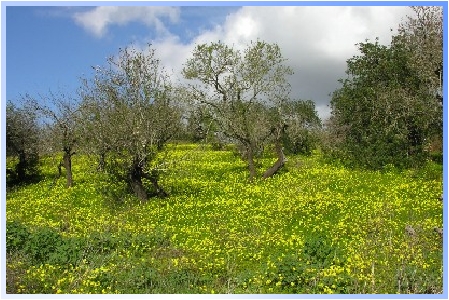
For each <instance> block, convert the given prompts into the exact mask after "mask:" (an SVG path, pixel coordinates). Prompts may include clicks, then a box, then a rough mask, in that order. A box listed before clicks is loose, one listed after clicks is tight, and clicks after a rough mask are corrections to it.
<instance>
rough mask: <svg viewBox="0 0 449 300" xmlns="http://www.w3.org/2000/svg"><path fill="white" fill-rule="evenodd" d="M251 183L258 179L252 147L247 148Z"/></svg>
mask: <svg viewBox="0 0 449 300" xmlns="http://www.w3.org/2000/svg"><path fill="white" fill-rule="evenodd" d="M246 149H247V155H248V169H249V181H253V180H254V178H255V177H256V165H255V163H254V152H253V148H252V147H251V146H247V147H246Z"/></svg>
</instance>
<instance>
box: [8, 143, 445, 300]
mask: <svg viewBox="0 0 449 300" xmlns="http://www.w3.org/2000/svg"><path fill="white" fill-rule="evenodd" d="M198 149H200V150H199V151H198ZM165 160H166V161H167V162H169V163H170V168H168V169H167V171H166V172H164V173H163V174H161V179H160V183H161V185H162V186H163V187H164V188H165V189H166V190H167V192H168V193H169V194H170V197H169V198H166V199H158V198H151V199H150V200H149V201H148V202H146V203H139V201H138V200H136V199H135V198H134V197H132V196H131V195H127V194H126V191H125V189H124V186H123V184H120V183H118V182H115V181H113V180H110V179H108V178H107V176H104V175H101V176H100V175H98V174H96V173H95V172H93V170H94V168H93V167H92V166H91V163H90V162H89V159H88V157H87V156H75V157H74V161H73V174H74V175H73V176H74V181H75V185H74V186H73V187H72V188H70V189H66V188H65V182H64V178H60V179H58V180H56V181H55V180H54V174H55V173H56V172H57V171H56V163H55V161H54V160H53V159H52V158H48V159H45V160H43V161H42V163H41V170H42V173H43V178H44V179H43V180H42V181H41V182H39V183H32V184H29V185H23V186H19V187H14V188H12V189H11V190H9V192H8V193H7V204H6V216H7V222H8V225H7V240H8V242H7V247H8V251H7V252H8V254H7V256H8V262H7V292H8V293H430V292H441V291H442V241H441V239H440V238H439V236H438V235H437V234H436V233H434V232H433V227H435V226H436V227H442V213H443V211H442V203H441V202H440V201H439V200H438V197H439V196H440V195H441V191H442V167H441V166H439V165H435V164H433V163H429V165H428V166H427V167H426V168H425V169H420V170H408V171H398V170H395V169H392V168H389V169H386V170H384V171H382V172H379V171H376V172H374V171H354V170H347V169H344V168H342V167H337V166H332V165H328V164H325V163H324V162H323V160H322V159H321V157H320V155H319V154H315V155H313V156H311V157H289V161H288V162H287V164H286V167H285V169H284V170H282V172H280V174H277V175H275V176H274V177H273V178H270V179H268V180H265V181H263V180H256V181H255V182H254V183H252V184H250V183H248V181H247V178H248V171H247V169H246V165H245V162H243V161H241V160H239V159H238V157H236V156H235V155H234V154H233V152H232V151H212V150H210V148H207V147H206V148H204V147H198V146H197V145H178V146H172V147H170V150H169V152H168V153H167V155H166V156H165ZM275 160H276V158H274V157H270V156H267V157H264V158H263V159H261V160H259V163H260V165H259V166H258V168H259V174H262V172H263V170H264V169H265V168H267V167H268V166H270V165H271V164H272V163H273V162H274V161H275ZM406 225H412V226H413V227H414V228H415V230H416V232H417V234H416V236H415V237H409V236H407V235H406V233H405V226H406Z"/></svg>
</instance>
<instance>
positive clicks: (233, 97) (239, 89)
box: [183, 41, 293, 180]
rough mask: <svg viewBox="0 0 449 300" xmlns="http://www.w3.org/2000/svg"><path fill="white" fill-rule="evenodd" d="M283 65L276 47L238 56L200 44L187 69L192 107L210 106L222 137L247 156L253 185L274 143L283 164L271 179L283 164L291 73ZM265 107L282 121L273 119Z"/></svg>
mask: <svg viewBox="0 0 449 300" xmlns="http://www.w3.org/2000/svg"><path fill="white" fill-rule="evenodd" d="M284 62H285V59H284V58H283V57H282V54H281V50H280V48H279V46H278V45H276V44H268V43H266V42H262V41H257V42H254V43H251V44H250V45H249V46H247V47H246V49H244V50H243V51H240V50H237V49H235V48H233V47H230V46H228V45H225V44H223V43H221V42H218V43H210V44H201V45H197V46H196V48H195V49H194V50H193V57H192V58H190V59H188V60H187V62H186V63H185V67H184V69H183V75H184V77H185V78H186V79H188V80H190V81H189V84H188V90H189V91H190V96H191V98H192V99H193V101H194V103H197V104H198V105H207V106H209V107H210V109H211V112H212V116H213V118H214V119H215V120H216V122H217V124H218V126H219V128H220V130H221V132H222V133H223V134H224V135H225V136H226V137H227V138H229V139H232V140H233V141H235V142H236V143H237V144H239V145H240V146H241V148H242V149H243V150H244V151H245V156H246V158H247V161H248V168H249V176H250V180H252V179H254V178H255V177H256V166H255V158H256V156H257V154H258V152H260V151H261V149H263V146H264V145H266V144H267V143H268V142H272V141H273V139H274V141H275V142H276V145H277V146H276V149H277V151H276V152H277V155H278V158H279V162H280V163H278V162H277V163H276V164H275V166H273V167H274V169H272V170H270V172H269V173H270V174H268V175H269V176H271V175H272V174H274V173H275V172H276V171H277V170H278V169H279V168H280V167H281V166H282V165H283V161H284V160H285V158H284V155H283V152H282V146H280V144H279V143H278V142H279V141H280V137H281V132H282V131H283V130H284V124H283V122H282V118H281V117H280V115H281V111H280V110H281V104H282V103H283V102H284V101H286V100H288V96H289V92H290V85H289V83H288V82H287V78H286V77H287V76H288V75H291V74H292V73H293V71H292V69H291V68H290V67H288V66H286V65H285V64H284ZM267 108H270V109H271V110H272V111H274V112H275V113H277V114H278V115H279V117H278V118H271V117H270V114H269V113H268V110H269V109H267ZM270 139H271V140H270Z"/></svg>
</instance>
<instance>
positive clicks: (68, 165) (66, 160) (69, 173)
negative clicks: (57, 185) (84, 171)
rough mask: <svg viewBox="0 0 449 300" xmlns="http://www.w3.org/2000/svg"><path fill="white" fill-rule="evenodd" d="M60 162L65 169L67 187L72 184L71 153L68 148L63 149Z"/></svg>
mask: <svg viewBox="0 0 449 300" xmlns="http://www.w3.org/2000/svg"><path fill="white" fill-rule="evenodd" d="M62 163H63V166H64V168H65V169H66V171H67V172H66V178H67V187H71V186H72V185H73V179H72V153H71V149H70V148H66V149H64V156H63V157H62Z"/></svg>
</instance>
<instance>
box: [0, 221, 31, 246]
mask: <svg viewBox="0 0 449 300" xmlns="http://www.w3.org/2000/svg"><path fill="white" fill-rule="evenodd" d="M29 237H30V232H29V231H28V228H27V227H26V226H24V225H23V224H22V223H19V222H17V221H7V222H6V251H7V252H8V253H11V252H13V251H17V250H20V249H22V248H23V247H24V246H25V244H26V242H27V240H28V239H29Z"/></svg>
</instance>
